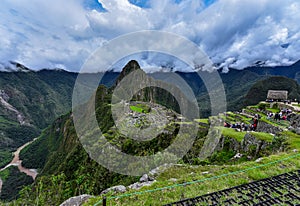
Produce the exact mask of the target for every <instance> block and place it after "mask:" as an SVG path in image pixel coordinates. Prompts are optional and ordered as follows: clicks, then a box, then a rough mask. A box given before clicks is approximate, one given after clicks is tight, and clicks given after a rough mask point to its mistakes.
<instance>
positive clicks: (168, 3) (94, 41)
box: [0, 0, 300, 71]
mask: <svg viewBox="0 0 300 206" xmlns="http://www.w3.org/2000/svg"><path fill="white" fill-rule="evenodd" d="M299 22H300V1H297V0H285V1H282V0H260V1H253V0H243V1H237V0H205V1H201V0H99V2H98V1H97V0H68V1H62V0H52V1H51V3H49V2H47V1H42V0H17V1H12V0H3V1H1V7H0V35H1V38H0V45H1V46H0V70H1V68H3V67H4V66H5V65H6V64H7V62H9V61H10V60H12V61H17V62H20V63H22V64H25V65H26V66H28V67H30V68H33V69H41V68H55V67H59V68H64V69H68V70H74V71H78V70H79V69H80V67H81V66H82V64H83V63H84V62H85V60H86V59H87V58H88V57H89V56H90V55H91V54H92V53H93V52H94V51H95V49H97V48H98V47H100V46H101V45H103V44H104V43H107V42H108V41H109V40H111V39H113V38H116V37H118V36H120V35H123V34H127V33H130V32H135V31H140V30H148V29H150V30H162V31H167V32H172V33H175V34H178V35H182V36H183V37H185V38H187V39H189V40H191V41H193V42H194V43H196V44H197V45H198V46H199V47H200V48H201V49H202V50H203V51H204V52H205V53H207V54H208V56H209V57H210V58H211V60H212V61H213V62H214V63H216V64H218V65H220V67H222V68H224V69H225V70H227V69H228V67H231V68H235V69H243V68H245V67H247V66H249V65H252V64H254V63H255V62H257V61H262V62H265V65H269V66H275V65H289V64H292V63H293V62H295V61H297V60H299V59H300V58H299V57H300V24H299ZM145 64H149V65H153V64H158V65H157V66H160V65H159V61H158V60H157V59H155V58H151V59H149V60H148V61H145ZM175 66H176V65H175ZM177 69H178V70H180V68H177Z"/></svg>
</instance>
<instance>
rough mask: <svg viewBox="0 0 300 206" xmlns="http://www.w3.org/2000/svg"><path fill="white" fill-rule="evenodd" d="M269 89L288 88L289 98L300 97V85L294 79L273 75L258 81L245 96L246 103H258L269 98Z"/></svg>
mask: <svg viewBox="0 0 300 206" xmlns="http://www.w3.org/2000/svg"><path fill="white" fill-rule="evenodd" d="M268 90H286V91H288V99H290V100H294V99H297V100H298V99H300V85H299V84H298V83H297V82H296V81H295V80H293V79H289V78H287V77H282V76H273V77H268V78H266V79H263V80H260V81H257V82H256V83H255V84H254V85H253V86H252V87H251V88H250V90H249V91H248V93H247V95H246V96H245V98H244V105H256V104H258V103H259V102H260V101H264V100H266V98H267V94H268Z"/></svg>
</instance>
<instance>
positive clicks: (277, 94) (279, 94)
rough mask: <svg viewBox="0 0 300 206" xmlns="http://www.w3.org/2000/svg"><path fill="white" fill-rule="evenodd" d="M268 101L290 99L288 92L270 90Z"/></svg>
mask: <svg viewBox="0 0 300 206" xmlns="http://www.w3.org/2000/svg"><path fill="white" fill-rule="evenodd" d="M267 99H273V100H287V99H288V91H285V90H269V91H268V96H267Z"/></svg>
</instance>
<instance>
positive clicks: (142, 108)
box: [130, 104, 151, 113]
mask: <svg viewBox="0 0 300 206" xmlns="http://www.w3.org/2000/svg"><path fill="white" fill-rule="evenodd" d="M130 109H131V110H132V111H134V112H138V113H149V112H150V110H151V108H150V107H149V106H147V105H145V104H136V105H131V106H130Z"/></svg>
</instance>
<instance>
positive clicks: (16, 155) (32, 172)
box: [0, 139, 38, 193]
mask: <svg viewBox="0 0 300 206" xmlns="http://www.w3.org/2000/svg"><path fill="white" fill-rule="evenodd" d="M35 140H36V139H34V140H32V141H30V142H27V143H26V144H24V145H22V146H21V147H19V148H18V149H17V151H15V152H14V158H13V160H12V161H11V162H10V163H9V164H8V165H6V166H5V167H4V168H2V169H1V170H0V172H1V171H3V170H5V169H6V168H8V167H11V166H15V167H18V169H19V170H20V172H23V173H25V174H27V175H28V176H30V177H32V179H33V180H35V178H36V176H37V174H38V172H37V171H36V170H35V169H27V168H25V167H23V166H22V164H21V163H22V160H20V152H21V150H22V149H24V148H25V147H26V146H27V145H30V144H31V143H32V142H34V141H35ZM2 184H3V182H2V180H1V178H0V193H1V189H2Z"/></svg>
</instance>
